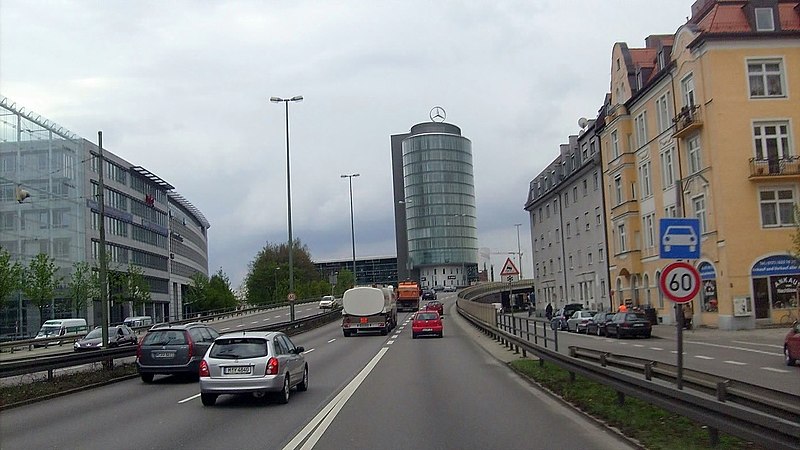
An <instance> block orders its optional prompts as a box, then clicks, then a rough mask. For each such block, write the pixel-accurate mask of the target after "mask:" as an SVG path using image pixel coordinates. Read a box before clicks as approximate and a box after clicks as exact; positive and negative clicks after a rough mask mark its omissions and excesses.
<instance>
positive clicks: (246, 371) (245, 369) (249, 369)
mask: <svg viewBox="0 0 800 450" xmlns="http://www.w3.org/2000/svg"><path fill="white" fill-rule="evenodd" d="M252 373H253V366H234V367H223V368H222V374H223V375H251V374H252Z"/></svg>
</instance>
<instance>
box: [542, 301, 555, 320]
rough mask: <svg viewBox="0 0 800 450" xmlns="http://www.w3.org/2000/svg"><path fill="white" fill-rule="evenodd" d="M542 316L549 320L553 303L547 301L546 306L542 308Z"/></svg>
mask: <svg viewBox="0 0 800 450" xmlns="http://www.w3.org/2000/svg"><path fill="white" fill-rule="evenodd" d="M544 316H545V317H547V320H551V319H552V318H553V304H552V303H548V304H547V308H545V309H544Z"/></svg>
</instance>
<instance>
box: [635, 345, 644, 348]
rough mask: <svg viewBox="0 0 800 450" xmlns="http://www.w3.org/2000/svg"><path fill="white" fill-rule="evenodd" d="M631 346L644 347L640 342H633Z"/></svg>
mask: <svg viewBox="0 0 800 450" xmlns="http://www.w3.org/2000/svg"><path fill="white" fill-rule="evenodd" d="M633 346H634V347H639V348H642V347H644V345H642V344H633Z"/></svg>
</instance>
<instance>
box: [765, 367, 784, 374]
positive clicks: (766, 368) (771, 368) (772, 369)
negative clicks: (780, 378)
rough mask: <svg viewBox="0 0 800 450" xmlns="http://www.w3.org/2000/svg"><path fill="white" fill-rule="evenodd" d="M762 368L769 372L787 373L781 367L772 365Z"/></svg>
mask: <svg viewBox="0 0 800 450" xmlns="http://www.w3.org/2000/svg"><path fill="white" fill-rule="evenodd" d="M762 369H764V370H769V371H770V372H778V373H789V371H788V370H783V369H775V368H774V367H762Z"/></svg>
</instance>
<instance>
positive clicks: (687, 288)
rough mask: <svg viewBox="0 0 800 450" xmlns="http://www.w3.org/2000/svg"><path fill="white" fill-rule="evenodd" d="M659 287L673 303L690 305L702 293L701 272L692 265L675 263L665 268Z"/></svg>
mask: <svg viewBox="0 0 800 450" xmlns="http://www.w3.org/2000/svg"><path fill="white" fill-rule="evenodd" d="M658 285H659V287H660V288H661V292H662V293H663V294H664V295H665V296H667V298H668V299H670V300H672V301H673V302H675V303H689V302H690V301H692V299H693V298H694V296H695V295H697V293H698V292H699V291H700V272H698V271H697V269H695V268H694V266H692V265H691V264H688V263H685V262H674V263H671V264H669V265H668V266H667V267H665V268H664V271H663V272H662V273H661V280H659V282H658Z"/></svg>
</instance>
